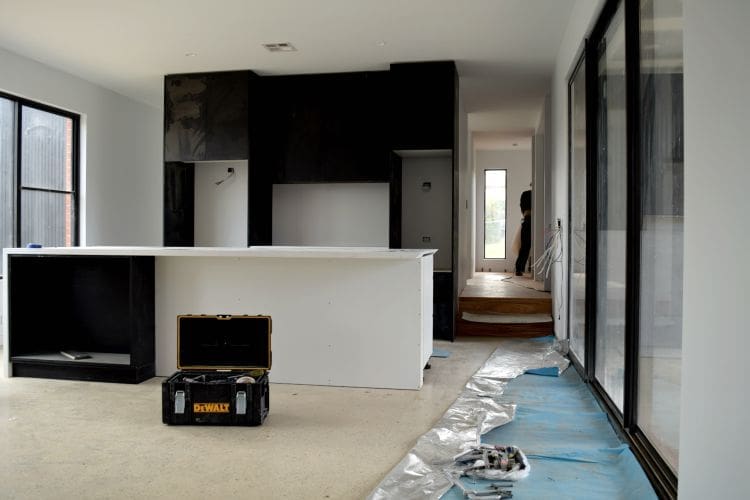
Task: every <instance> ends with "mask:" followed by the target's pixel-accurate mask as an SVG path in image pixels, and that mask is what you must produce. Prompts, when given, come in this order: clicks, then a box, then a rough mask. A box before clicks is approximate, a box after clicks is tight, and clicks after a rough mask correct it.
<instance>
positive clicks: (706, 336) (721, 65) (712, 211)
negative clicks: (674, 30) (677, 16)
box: [679, 0, 750, 499]
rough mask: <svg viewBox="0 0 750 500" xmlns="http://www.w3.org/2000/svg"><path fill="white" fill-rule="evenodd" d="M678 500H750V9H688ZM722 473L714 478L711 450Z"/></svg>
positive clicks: (730, 3)
mask: <svg viewBox="0 0 750 500" xmlns="http://www.w3.org/2000/svg"><path fill="white" fill-rule="evenodd" d="M684 19H685V29H684V38H683V39H684V57H685V75H684V78H685V80H684V82H685V261H684V262H685V280H684V292H683V311H684V312H683V331H682V342H683V344H682V345H683V347H682V356H683V358H682V403H681V405H682V406H681V411H680V416H681V420H680V486H679V488H680V489H679V495H680V498H684V499H693V498H696V499H697V498H709V497H711V498H750V476H749V475H748V474H747V473H746V471H747V465H748V450H749V449H750V433H748V422H750V396H748V394H750V391H748V388H747V357H748V352H750V340H749V339H750V329H748V318H747V307H748V297H750V294H749V293H748V283H750V270H749V268H748V266H747V263H746V259H747V257H748V255H750V235H749V234H748V228H750V224H749V223H748V219H747V217H748V213H750V201H749V198H748V187H749V186H750V169H749V168H748V149H747V134H748V130H750V95H748V91H747V87H748V85H747V84H748V81H750V64H748V59H747V48H748V47H750V30H748V21H750V2H747V0H724V1H722V2H720V3H715V2H705V1H704V0H685V2H684ZM707 450H708V451H709V453H711V455H712V456H715V457H720V458H721V464H723V466H721V467H711V471H710V473H708V474H707V473H706V452H707Z"/></svg>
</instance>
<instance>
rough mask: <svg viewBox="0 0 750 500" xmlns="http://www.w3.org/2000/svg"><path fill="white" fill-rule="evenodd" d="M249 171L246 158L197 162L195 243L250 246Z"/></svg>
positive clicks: (202, 245) (214, 245)
mask: <svg viewBox="0 0 750 500" xmlns="http://www.w3.org/2000/svg"><path fill="white" fill-rule="evenodd" d="M229 168H233V169H234V175H232V176H230V177H229V178H227V180H226V181H224V182H222V183H221V184H220V185H218V186H217V185H216V182H219V181H221V180H222V179H224V178H226V177H227V175H228V172H227V169H229ZM247 175H248V174H247V160H242V161H230V162H215V163H214V162H205V163H196V164H195V224H194V229H195V246H197V247H246V246H247Z"/></svg>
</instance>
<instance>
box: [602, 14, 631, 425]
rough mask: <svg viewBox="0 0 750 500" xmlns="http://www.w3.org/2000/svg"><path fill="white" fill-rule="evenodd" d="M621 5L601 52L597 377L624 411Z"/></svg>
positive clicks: (624, 167) (624, 178)
mask: <svg viewBox="0 0 750 500" xmlns="http://www.w3.org/2000/svg"><path fill="white" fill-rule="evenodd" d="M623 5H624V3H623V2H620V5H619V7H618V8H617V11H616V12H615V14H614V17H613V18H612V20H611V22H610V24H609V27H608V28H607V31H606V32H605V34H604V37H603V38H602V40H601V42H600V43H599V46H598V50H597V52H598V66H597V67H598V78H597V101H598V102H597V124H596V127H597V138H598V141H599V142H598V145H597V146H598V148H597V205H598V206H597V219H598V220H597V231H596V233H597V249H596V251H597V269H596V272H597V284H596V288H597V289H596V362H595V365H596V366H595V368H594V374H595V376H596V379H597V380H598V381H599V383H600V384H601V385H602V387H603V388H604V390H605V391H606V392H607V394H608V395H609V397H610V399H611V400H612V401H613V402H614V403H615V405H617V407H618V408H619V410H620V411H622V410H623V401H624V394H623V392H624V383H625V298H626V293H625V291H626V289H625V279H626V275H625V256H626V246H625V238H626V229H627V227H626V225H627V217H626V214H627V154H626V147H625V145H626V141H627V133H626V132H627V130H626V118H625V99H626V96H625V89H626V87H625V29H624V26H625V22H624V21H625V19H624V12H623Z"/></svg>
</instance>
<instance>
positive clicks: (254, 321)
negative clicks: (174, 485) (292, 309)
mask: <svg viewBox="0 0 750 500" xmlns="http://www.w3.org/2000/svg"><path fill="white" fill-rule="evenodd" d="M177 368H178V371H177V372H175V373H174V374H173V375H172V376H171V377H169V378H168V379H167V380H166V381H164V382H163V383H162V389H161V390H162V421H163V422H164V423H165V424H170V425H260V424H262V423H263V421H264V420H265V419H266V416H267V415H268V408H269V390H268V371H269V370H270V369H271V317H270V316H245V315H242V316H231V315H215V316H209V315H182V316H178V317H177Z"/></svg>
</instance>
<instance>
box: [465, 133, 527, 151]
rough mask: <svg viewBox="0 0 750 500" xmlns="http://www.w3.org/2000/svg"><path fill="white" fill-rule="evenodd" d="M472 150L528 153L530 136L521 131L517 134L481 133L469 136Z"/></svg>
mask: <svg viewBox="0 0 750 500" xmlns="http://www.w3.org/2000/svg"><path fill="white" fill-rule="evenodd" d="M471 141H472V143H473V145H474V149H476V150H479V151H497V150H510V151H530V150H531V136H530V135H529V134H526V133H524V132H523V131H518V132H482V131H474V132H473V133H472V134H471Z"/></svg>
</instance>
